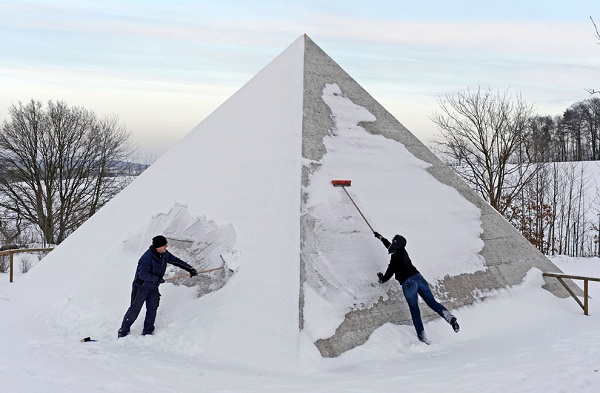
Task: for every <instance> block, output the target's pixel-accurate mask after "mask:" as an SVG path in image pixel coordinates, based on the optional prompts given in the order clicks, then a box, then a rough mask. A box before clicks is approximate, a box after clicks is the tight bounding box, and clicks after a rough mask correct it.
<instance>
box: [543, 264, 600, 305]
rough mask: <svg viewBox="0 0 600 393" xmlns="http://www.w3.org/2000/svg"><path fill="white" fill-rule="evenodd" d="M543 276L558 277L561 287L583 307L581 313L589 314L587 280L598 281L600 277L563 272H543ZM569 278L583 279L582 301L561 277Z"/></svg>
mask: <svg viewBox="0 0 600 393" xmlns="http://www.w3.org/2000/svg"><path fill="white" fill-rule="evenodd" d="M543 275H544V276H545V277H556V278H557V279H558V281H559V282H560V283H561V284H562V286H563V287H565V289H566V290H567V292H569V293H570V294H571V296H572V297H573V299H575V301H576V302H577V304H579V306H580V307H581V308H582V309H583V313H584V314H585V315H590V313H589V304H588V298H589V296H588V294H589V291H588V282H589V281H597V282H600V278H595V277H584V276H573V275H570V274H563V273H544V274H543ZM565 278H566V279H569V280H583V303H581V300H580V299H579V297H577V295H575V293H573V291H572V290H571V288H569V287H568V286H567V284H566V283H565V282H564V280H563V279H565Z"/></svg>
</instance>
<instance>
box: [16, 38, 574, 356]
mask: <svg viewBox="0 0 600 393" xmlns="http://www.w3.org/2000/svg"><path fill="white" fill-rule="evenodd" d="M332 179H351V180H352V186H351V187H350V188H348V191H349V192H351V195H352V196H353V197H354V198H355V199H356V200H357V201H358V204H359V207H361V209H362V210H363V212H365V214H366V216H367V219H368V220H369V222H370V223H371V224H372V225H373V226H374V227H375V229H376V230H378V231H380V232H381V233H382V234H384V235H385V236H387V237H390V238H391V236H393V235H394V234H395V233H402V234H404V235H405V236H406V237H407V239H408V250H409V252H410V254H411V257H412V259H413V261H414V262H415V264H416V265H417V267H418V268H419V269H420V271H421V272H422V273H423V274H424V275H425V277H426V278H427V279H428V280H429V281H430V282H431V284H432V287H433V288H434V292H435V294H436V296H437V297H438V298H439V300H441V301H442V303H444V304H446V306H448V307H449V308H451V309H453V308H458V307H460V306H463V305H466V304H470V303H472V302H473V301H475V300H477V299H482V298H485V297H487V296H489V295H490V294H492V293H493V291H495V290H497V289H500V288H504V287H507V286H510V285H514V284H517V283H520V282H521V280H522V279H523V277H524V276H525V274H526V273H527V272H528V271H529V270H530V269H531V268H532V267H536V268H538V269H540V270H542V271H546V270H553V271H558V269H557V268H556V267H555V266H554V265H552V264H551V263H550V262H549V261H548V260H547V259H546V258H545V257H544V256H543V255H542V254H540V253H539V252H538V251H537V250H536V249H535V248H534V247H533V246H531V245H530V244H529V243H528V242H527V241H526V240H525V239H524V238H523V237H522V236H521V235H520V234H519V233H518V232H517V231H516V230H514V229H513V228H512V227H511V226H510V224H508V223H507V222H506V221H504V220H503V219H502V217H501V216H500V215H498V214H497V213H496V212H495V211H493V209H491V208H490V207H489V205H487V204H486V203H485V202H483V201H482V200H481V199H480V198H479V197H477V196H476V195H475V193H473V192H472V191H471V190H470V189H469V188H468V187H467V186H466V185H465V184H464V183H462V181H461V180H460V179H459V178H458V177H457V176H456V175H455V174H454V173H453V172H452V171H451V170H450V169H449V168H447V167H446V166H444V165H443V164H442V163H441V162H440V161H439V160H438V159H437V158H436V157H435V156H434V155H433V154H432V153H431V152H430V151H429V150H428V149H427V148H426V147H425V146H424V145H423V144H422V143H421V142H420V141H419V140H418V139H417V138H415V137H414V136H413V135H412V134H411V133H410V132H409V131H408V130H406V128H404V127H403V126H402V125H401V124H400V123H399V122H398V121H397V120H396V119H395V118H394V117H393V116H392V115H390V114H389V112H387V111H386V110H385V109H384V108H383V107H382V106H381V105H380V104H378V103H377V101H375V100H374V99H373V98H372V97H371V96H370V95H369V94H368V93H367V92H366V91H365V90H364V89H363V88H362V87H361V86H360V85H359V84H358V83H357V82H356V81H354V80H353V79H352V78H351V77H350V76H348V75H347V74H346V73H345V72H344V71H343V70H342V69H341V68H340V67H339V66H338V65H337V64H336V63H335V62H334V61H333V60H332V59H331V58H330V57H329V56H327V54H325V53H324V52H323V51H322V50H321V49H320V48H319V47H318V46H317V45H315V44H314V42H313V41H312V40H310V39H309V38H308V37H306V36H303V37H300V38H298V39H297V40H296V41H295V42H294V43H292V45H290V46H289V47H288V48H287V49H286V50H285V51H284V52H283V53H281V54H280V55H279V56H278V57H277V58H275V59H274V60H273V61H272V62H271V63H270V64H269V65H268V66H267V67H265V68H264V69H263V70H262V71H261V72H260V73H259V74H257V75H256V76H255V77H254V78H253V79H252V80H250V81H249V82H248V83H247V84H246V85H245V86H244V87H243V88H241V89H240V90H239V91H238V92H237V93H235V94H234V95H233V96H232V97H231V98H230V99H228V100H227V101H226V102H225V103H223V104H222V105H221V106H220V107H219V108H218V109H217V110H215V111H214V112H213V113H212V114H211V115H210V116H209V117H207V118H206V119H205V120H204V121H203V122H202V123H200V124H199V125H198V126H197V127H195V128H194V129H193V130H192V131H191V132H190V133H189V134H188V135H187V136H186V137H185V138H183V139H182V140H181V141H180V142H179V143H178V144H177V145H175V146H174V147H173V148H171V149H170V150H169V151H168V152H167V153H165V154H164V155H163V156H162V157H160V159H159V160H158V161H157V162H156V163H154V164H153V165H152V166H151V167H150V168H149V169H148V170H147V171H146V172H145V173H143V174H142V175H141V176H140V177H139V178H137V179H136V180H135V181H134V182H133V183H132V184H131V185H129V186H128V187H127V188H126V189H125V190H124V191H122V192H121V193H120V194H119V195H118V196H117V197H115V198H114V199H113V200H111V201H110V203H108V204H107V205H106V206H105V207H103V208H102V209H101V210H100V211H99V212H98V213H97V214H96V215H95V216H94V217H92V218H91V219H90V220H89V221H87V222H86V223H85V224H84V225H83V226H81V227H80V228H79V229H78V230H77V231H76V232H75V233H74V234H72V235H71V236H69V238H67V240H66V241H65V242H63V243H62V244H61V245H60V246H59V247H57V249H56V250H55V251H53V252H52V253H50V254H49V256H48V257H47V258H45V259H44V261H43V263H40V264H38V266H36V268H35V269H34V270H32V271H31V272H30V273H28V274H27V275H26V276H24V277H23V279H22V280H20V282H19V283H18V290H19V291H20V292H21V293H22V294H23V295H24V296H25V294H26V292H27V288H28V287H29V286H31V285H35V286H48V287H49V288H52V289H51V293H52V296H48V297H47V298H45V299H38V300H37V301H36V302H31V303H30V304H28V307H31V309H32V311H33V312H34V313H38V314H40V315H49V314H51V315H54V316H55V319H56V321H57V322H56V324H57V325H58V329H66V330H68V331H69V332H72V333H73V334H78V335H81V334H83V332H84V331H85V332H87V333H90V330H93V331H95V332H96V333H95V334H96V335H98V336H100V337H104V338H105V339H109V338H116V337H115V336H116V330H117V329H118V326H119V324H120V320H121V318H122V314H123V313H124V312H125V310H126V308H127V305H128V296H129V290H130V282H131V280H132V278H133V273H134V271H135V266H136V262H137V259H138V258H139V256H140V255H141V253H142V252H143V251H144V250H145V249H146V248H147V247H148V245H149V241H150V238H151V237H152V236H154V235H155V234H159V233H163V234H165V235H166V236H167V237H168V238H169V239H170V244H171V245H172V248H171V251H172V252H173V253H174V254H175V255H178V256H183V257H184V259H185V260H187V261H188V262H190V263H193V264H195V265H196V266H197V267H198V268H199V269H202V268H210V267H215V266H218V265H219V264H221V263H222V259H221V258H223V259H224V260H227V262H228V264H229V266H228V268H231V270H233V271H234V272H233V273H231V272H230V273H227V274H221V275H219V274H215V275H214V276H213V277H212V278H210V277H209V278H206V279H204V281H201V282H199V283H198V282H196V281H186V282H183V283H181V282H179V283H178V284H187V285H188V286H191V287H186V286H183V285H163V286H162V287H161V292H162V293H163V298H162V300H161V308H159V316H158V319H157V336H158V337H160V334H161V333H160V331H161V329H162V330H163V331H164V330H166V329H170V330H171V331H175V332H176V333H177V336H176V337H177V339H175V338H173V337H174V336H172V335H169V336H166V337H165V338H164V340H163V341H165V342H164V343H163V345H164V346H165V347H169V346H170V347H172V348H179V349H180V350H181V351H183V352H189V353H200V354H203V355H206V356H210V357H215V358H226V359H238V360H240V359H241V360H244V359H246V360H248V361H253V360H254V359H256V354H257V353H263V354H265V356H264V363H265V366H267V367H268V365H269V364H273V365H275V364H281V362H284V361H286V359H289V358H290V357H294V356H295V354H297V353H298V350H299V347H300V346H301V345H314V346H315V347H316V348H318V350H319V351H320V353H321V355H322V356H337V355H339V354H341V353H343V352H344V351H347V350H349V349H351V348H353V347H355V346H357V345H361V344H362V343H364V342H365V341H366V340H367V339H368V337H369V336H370V334H371V333H372V332H373V331H374V330H375V329H377V328H378V327H379V326H381V325H383V324H384V323H386V322H393V323H396V324H410V323H411V322H410V316H409V314H408V311H407V308H406V306H405V305H404V302H403V299H402V295H401V290H400V287H399V286H398V285H394V284H393V283H391V284H390V285H385V286H379V285H378V284H377V285H376V284H375V282H376V275H375V274H376V273H377V272H378V271H382V270H385V268H386V265H387V261H388V259H387V258H388V257H387V254H386V252H385V249H383V247H382V246H381V244H380V243H379V241H378V240H377V239H375V238H374V237H373V236H372V233H371V231H370V229H369V227H368V226H367V225H366V224H365V223H364V221H363V220H362V218H361V217H360V215H358V213H357V211H356V209H355V208H354V206H353V205H352V204H351V202H350V201H349V200H348V198H347V196H346V195H345V194H344V193H343V191H342V190H341V189H339V188H335V187H332V186H331V183H330V181H331V180H332ZM440 201H443V203H440ZM228 271H229V270H228ZM549 288H550V289H551V290H552V291H553V292H554V293H556V294H557V295H561V296H564V293H563V292H561V288H559V286H558V285H556V286H552V287H549ZM199 295H200V296H199ZM198 296H199V297H198ZM422 311H423V312H424V314H423V316H424V319H426V320H429V319H432V318H433V317H434V316H433V315H432V314H431V313H427V312H426V310H422ZM190 315H194V316H195V317H194V318H193V319H192V322H191V323H188V324H186V325H185V326H182V325H181V324H178V323H177V321H180V320H182V319H183V318H184V316H185V317H186V318H187V317H189V316H190ZM140 319H142V318H140ZM53 320H54V319H53ZM134 328H135V325H134ZM87 335H89V334H87ZM307 343H308V344H307ZM315 352H316V350H315Z"/></svg>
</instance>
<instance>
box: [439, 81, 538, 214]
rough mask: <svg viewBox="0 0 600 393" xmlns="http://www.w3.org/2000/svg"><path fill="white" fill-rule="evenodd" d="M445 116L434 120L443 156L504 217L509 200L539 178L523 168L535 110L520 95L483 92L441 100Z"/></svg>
mask: <svg viewBox="0 0 600 393" xmlns="http://www.w3.org/2000/svg"><path fill="white" fill-rule="evenodd" d="M439 105H440V108H441V112H434V114H433V115H432V116H431V120H432V121H433V122H434V123H436V124H437V126H438V128H439V131H440V133H441V139H438V140H434V143H436V144H437V146H438V148H439V150H440V152H441V153H442V154H443V155H444V156H445V157H447V158H449V160H450V161H452V162H454V163H456V165H455V167H456V169H457V172H458V174H459V175H460V176H461V177H462V178H463V179H464V180H465V181H467V182H468V183H470V184H471V186H472V187H473V189H475V190H476V191H477V192H478V193H479V194H480V195H481V196H482V197H483V198H484V199H485V200H486V201H488V202H489V203H490V205H492V207H494V208H495V209H496V210H498V211H499V212H500V213H504V210H505V208H506V204H507V201H510V200H511V199H512V198H513V197H514V196H515V195H516V194H518V193H519V192H520V190H521V188H522V187H523V186H524V185H525V184H526V183H527V181H529V179H531V178H532V176H533V175H534V174H535V171H536V166H535V165H530V164H529V163H528V162H527V163H524V162H522V160H523V159H524V156H525V153H524V152H523V151H520V147H521V146H522V144H521V143H520V141H521V139H522V138H523V136H524V133H525V129H526V127H527V126H528V123H529V121H530V118H531V116H532V111H533V110H532V106H531V105H529V104H527V103H525V101H523V100H522V99H521V96H520V95H517V96H516V97H514V98H513V97H511V96H510V95H509V94H508V91H506V92H504V93H500V92H496V93H494V92H493V91H492V90H491V89H482V88H481V87H479V88H478V89H477V90H476V91H471V90H467V91H465V92H459V93H457V94H456V95H454V96H452V95H446V96H445V99H440V100H439Z"/></svg>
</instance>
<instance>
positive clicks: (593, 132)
mask: <svg viewBox="0 0 600 393" xmlns="http://www.w3.org/2000/svg"><path fill="white" fill-rule="evenodd" d="M522 142H523V143H522V151H521V153H522V154H523V155H524V156H525V157H526V160H527V161H529V162H566V161H598V160H600V98H598V97H593V98H589V99H586V100H583V101H579V102H577V103H575V104H573V105H571V106H570V107H569V108H568V109H567V110H565V112H564V113H563V114H562V115H558V116H534V117H533V118H532V120H531V125H530V127H529V129H528V130H527V131H526V133H525V135H524V138H523V140H522Z"/></svg>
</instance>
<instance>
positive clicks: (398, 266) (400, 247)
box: [380, 235, 419, 284]
mask: <svg viewBox="0 0 600 393" xmlns="http://www.w3.org/2000/svg"><path fill="white" fill-rule="evenodd" d="M380 240H381V242H382V243H383V245H384V246H385V248H387V249H388V250H389V251H390V252H391V253H392V256H391V257H390V264H389V265H388V268H387V270H386V272H385V274H384V275H383V277H382V278H381V281H382V282H386V281H387V280H389V279H390V278H392V275H395V276H396V280H398V281H400V284H402V283H404V281H406V279H407V278H409V277H411V276H414V275H415V274H418V273H419V271H418V270H417V268H416V267H414V266H413V264H412V262H411V260H410V257H409V256H408V252H406V239H405V238H404V237H403V236H400V235H396V236H394V240H393V243H390V242H389V241H388V240H387V239H386V238H385V237H383V236H382V237H381V238H380ZM390 246H392V247H391V248H390Z"/></svg>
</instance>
